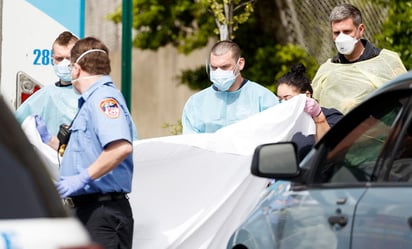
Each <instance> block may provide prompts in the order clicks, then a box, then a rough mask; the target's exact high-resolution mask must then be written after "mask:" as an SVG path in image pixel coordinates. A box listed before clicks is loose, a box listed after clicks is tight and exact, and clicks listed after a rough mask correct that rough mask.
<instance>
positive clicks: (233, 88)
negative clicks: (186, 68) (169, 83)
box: [182, 40, 279, 134]
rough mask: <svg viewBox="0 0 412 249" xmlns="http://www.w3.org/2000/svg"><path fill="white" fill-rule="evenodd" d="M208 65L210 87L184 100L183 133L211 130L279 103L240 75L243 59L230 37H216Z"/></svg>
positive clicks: (267, 92) (272, 96)
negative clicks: (221, 39) (220, 39)
mask: <svg viewBox="0 0 412 249" xmlns="http://www.w3.org/2000/svg"><path fill="white" fill-rule="evenodd" d="M209 62H210V64H209V65H207V67H208V72H209V76H210V81H211V82H212V83H213V85H211V86H210V87H208V88H206V89H204V90H202V91H200V92H198V93H195V94H194V95H192V96H191V97H190V98H189V99H188V100H187V102H186V104H185V106H184V109H183V115H182V126H183V134H189V133H210V132H215V131H217V130H218V129H220V128H222V127H225V126H227V125H230V124H233V123H236V122H237V121H240V120H242V119H245V118H247V117H249V116H252V115H253V114H256V113H258V112H261V111H264V110H266V109H267V108H269V107H272V106H274V105H276V104H278V103H279V101H278V98H277V97H276V95H275V94H274V93H272V92H271V91H269V90H268V89H267V88H265V87H263V86H261V85H259V84H257V83H255V82H253V81H250V80H247V79H245V78H243V77H242V75H241V71H242V70H243V68H244V66H245V59H244V58H243V57H242V56H241V51H240V48H239V46H238V45H237V44H236V43H234V42H232V41H227V40H225V41H219V42H217V43H216V44H215V45H214V46H213V47H212V49H211V52H210V57H209Z"/></svg>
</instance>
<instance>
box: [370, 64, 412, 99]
mask: <svg viewBox="0 0 412 249" xmlns="http://www.w3.org/2000/svg"><path fill="white" fill-rule="evenodd" d="M411 88H412V71H409V72H406V73H404V74H402V75H399V76H398V77H396V78H394V79H392V80H389V81H388V82H386V83H385V84H384V85H383V86H381V87H380V88H378V89H377V90H376V91H374V92H372V93H371V94H370V95H369V96H368V98H366V99H365V101H367V100H368V99H369V98H373V97H374V96H376V95H380V94H382V93H384V92H388V91H397V90H406V89H411Z"/></svg>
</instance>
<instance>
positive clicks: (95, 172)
mask: <svg viewBox="0 0 412 249" xmlns="http://www.w3.org/2000/svg"><path fill="white" fill-rule="evenodd" d="M132 151H133V146H132V144H131V143H130V142H128V141H126V140H117V141H114V142H111V143H109V144H108V145H107V146H106V148H104V150H103V151H102V153H101V154H100V155H99V157H98V158H97V159H96V160H95V161H94V162H93V163H92V164H91V165H90V166H89V167H88V168H87V169H84V170H82V171H81V172H80V173H79V174H77V175H72V176H67V177H61V178H60V180H59V181H58V183H57V186H56V187H57V191H58V192H59V194H60V196H61V197H67V196H70V195H71V194H73V193H74V192H76V191H78V190H79V189H81V188H83V187H84V186H85V185H86V184H88V183H90V182H92V181H94V180H96V179H97V178H99V177H101V176H103V175H105V174H107V173H108V172H110V171H111V170H113V169H114V168H116V167H117V166H118V165H119V164H120V162H122V161H123V160H124V159H125V158H126V157H127V156H128V155H129V154H130V153H132Z"/></svg>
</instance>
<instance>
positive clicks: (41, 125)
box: [34, 115, 52, 144]
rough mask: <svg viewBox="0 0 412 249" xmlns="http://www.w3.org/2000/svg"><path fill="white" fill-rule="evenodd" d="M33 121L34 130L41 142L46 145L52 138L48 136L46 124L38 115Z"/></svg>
mask: <svg viewBox="0 0 412 249" xmlns="http://www.w3.org/2000/svg"><path fill="white" fill-rule="evenodd" d="M34 120H35V121H36V129H37V131H38V132H39V134H40V137H41V141H42V142H43V143H45V144H47V143H48V142H49V141H50V139H51V138H52V136H51V135H50V133H49V130H47V125H46V122H45V121H44V120H43V119H42V118H41V117H40V116H39V115H35V116H34Z"/></svg>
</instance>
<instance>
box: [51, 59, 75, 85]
mask: <svg viewBox="0 0 412 249" xmlns="http://www.w3.org/2000/svg"><path fill="white" fill-rule="evenodd" d="M53 69H54V73H55V74H56V75H57V77H59V79H61V80H62V81H64V82H70V81H71V80H72V76H71V70H70V61H69V60H68V59H63V60H62V61H61V62H60V63H58V64H55V65H54V66H53Z"/></svg>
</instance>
